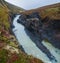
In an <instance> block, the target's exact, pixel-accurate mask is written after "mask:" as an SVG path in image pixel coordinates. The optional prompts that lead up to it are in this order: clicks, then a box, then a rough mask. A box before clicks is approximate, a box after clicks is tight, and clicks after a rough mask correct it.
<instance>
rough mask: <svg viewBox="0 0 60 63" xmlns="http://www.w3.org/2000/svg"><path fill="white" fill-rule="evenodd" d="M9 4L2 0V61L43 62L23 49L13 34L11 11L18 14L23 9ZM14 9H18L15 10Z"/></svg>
mask: <svg viewBox="0 0 60 63" xmlns="http://www.w3.org/2000/svg"><path fill="white" fill-rule="evenodd" d="M7 4H8V3H7ZM7 4H6V2H5V1H4V0H0V63H43V62H42V61H41V60H39V59H36V58H33V57H32V56H27V55H26V54H25V53H23V52H22V51H21V49H20V46H19V44H18V42H17V40H16V38H15V36H14V35H12V34H11V32H12V31H11V28H10V22H11V14H10V13H15V14H16V13H17V12H18V11H19V12H20V11H21V9H17V7H15V6H12V5H10V4H8V6H7ZM11 7H12V8H11ZM13 9H17V10H16V11H14V10H13ZM12 15H13V14H12Z"/></svg>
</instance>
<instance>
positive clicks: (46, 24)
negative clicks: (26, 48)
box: [18, 12, 60, 49]
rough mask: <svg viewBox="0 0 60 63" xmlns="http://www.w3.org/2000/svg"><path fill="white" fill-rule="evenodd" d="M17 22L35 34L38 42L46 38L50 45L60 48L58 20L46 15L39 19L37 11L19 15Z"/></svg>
mask: <svg viewBox="0 0 60 63" xmlns="http://www.w3.org/2000/svg"><path fill="white" fill-rule="evenodd" d="M18 23H21V24H23V25H24V26H25V27H26V28H27V29H28V30H29V31H31V32H32V33H33V34H34V35H36V36H37V37H38V38H39V40H40V42H41V41H42V40H45V39H47V40H48V41H49V42H50V43H51V44H52V45H54V46H55V47H57V48H59V49H60V20H54V19H50V18H48V17H46V18H45V19H43V20H42V19H41V17H40V16H39V13H37V12H35V13H32V14H31V15H21V16H20V19H18Z"/></svg>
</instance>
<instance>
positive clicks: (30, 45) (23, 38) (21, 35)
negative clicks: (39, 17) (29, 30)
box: [13, 15, 60, 63]
mask: <svg viewBox="0 0 60 63" xmlns="http://www.w3.org/2000/svg"><path fill="white" fill-rule="evenodd" d="M19 17H20V15H16V17H15V18H14V20H13V25H14V26H15V28H13V32H14V34H15V36H16V38H17V40H18V42H19V44H20V45H21V46H22V47H23V49H24V51H25V52H26V53H27V54H28V55H32V56H33V57H36V58H38V59H41V60H42V61H43V62H44V63H60V50H58V49H57V48H55V47H53V46H52V45H51V44H50V43H47V42H44V41H42V44H43V45H44V46H45V47H47V49H48V50H49V51H50V53H51V54H52V55H53V56H54V57H55V58H56V60H57V62H55V61H50V60H49V58H48V57H47V55H46V54H45V53H44V52H42V51H41V50H40V49H39V48H38V47H37V46H36V44H35V43H34V42H33V41H32V40H31V39H30V38H29V36H28V35H27V34H26V32H25V27H24V26H23V25H21V24H20V23H17V20H18V19H19Z"/></svg>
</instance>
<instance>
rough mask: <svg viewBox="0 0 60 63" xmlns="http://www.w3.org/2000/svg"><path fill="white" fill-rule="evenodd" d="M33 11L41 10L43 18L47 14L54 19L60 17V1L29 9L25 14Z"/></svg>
mask: <svg viewBox="0 0 60 63" xmlns="http://www.w3.org/2000/svg"><path fill="white" fill-rule="evenodd" d="M32 12H39V14H40V16H41V17H42V19H44V18H45V17H46V16H48V17H50V18H53V19H60V3H56V4H53V5H48V6H44V7H40V8H37V9H32V10H28V11H25V12H24V13H23V14H31V13H32Z"/></svg>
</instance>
